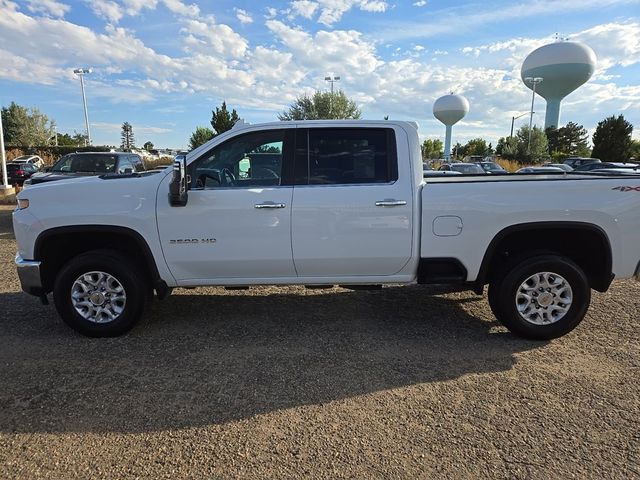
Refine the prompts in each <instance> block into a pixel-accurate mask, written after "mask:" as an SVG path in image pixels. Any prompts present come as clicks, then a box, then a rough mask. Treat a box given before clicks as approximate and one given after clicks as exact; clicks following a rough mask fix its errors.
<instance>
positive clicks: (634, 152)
mask: <svg viewBox="0 0 640 480" xmlns="http://www.w3.org/2000/svg"><path fill="white" fill-rule="evenodd" d="M629 155H630V157H629V158H633V159H634V160H635V161H636V162H640V140H631V149H630V152H629Z"/></svg>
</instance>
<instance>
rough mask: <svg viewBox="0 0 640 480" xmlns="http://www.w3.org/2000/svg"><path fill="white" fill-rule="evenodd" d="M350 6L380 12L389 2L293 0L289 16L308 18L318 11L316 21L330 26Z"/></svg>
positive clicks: (368, 0) (379, 0)
mask: <svg viewBox="0 0 640 480" xmlns="http://www.w3.org/2000/svg"><path fill="white" fill-rule="evenodd" d="M352 8H358V9H359V10H362V11H365V12H378V13H380V12H385V11H387V9H388V8H389V4H388V3H387V2H386V1H383V0H294V1H292V2H291V3H290V8H289V14H290V17H291V18H295V17H296V16H302V17H304V18H309V19H310V18H312V17H313V16H314V15H315V14H316V12H319V13H320V14H319V16H318V22H320V23H323V24H325V25H327V26H331V25H333V24H334V23H336V22H339V21H340V19H342V16H343V15H344V14H345V13H346V12H348V11H349V10H351V9H352Z"/></svg>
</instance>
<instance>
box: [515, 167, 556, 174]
mask: <svg viewBox="0 0 640 480" xmlns="http://www.w3.org/2000/svg"><path fill="white" fill-rule="evenodd" d="M516 173H566V172H565V171H564V170H563V169H562V168H558V167H524V168H521V169H520V170H518V171H517V172H516Z"/></svg>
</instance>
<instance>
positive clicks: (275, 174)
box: [158, 129, 296, 285]
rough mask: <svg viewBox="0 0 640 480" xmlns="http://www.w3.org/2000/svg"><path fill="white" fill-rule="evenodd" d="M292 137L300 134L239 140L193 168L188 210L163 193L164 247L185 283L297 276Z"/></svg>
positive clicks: (219, 148) (281, 133)
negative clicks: (293, 248) (289, 173)
mask: <svg viewBox="0 0 640 480" xmlns="http://www.w3.org/2000/svg"><path fill="white" fill-rule="evenodd" d="M287 132H290V133H287ZM289 137H293V130H287V129H273V130H262V131H260V132H249V133H245V134H241V135H238V136H235V137H232V138H230V139H229V140H226V141H224V142H223V143H220V144H218V145H216V146H215V147H213V148H212V149H211V150H210V151H209V152H207V153H205V154H204V155H202V156H201V157H199V158H197V159H195V160H194V161H192V162H191V163H190V164H189V167H188V172H189V175H190V180H191V181H190V188H189V201H188V204H187V205H186V206H185V207H170V206H169V205H168V202H167V200H166V196H163V195H158V230H159V235H160V240H161V243H162V249H163V252H164V256H165V259H166V261H167V265H168V266H169V269H170V270H171V273H172V274H173V276H174V277H175V279H176V280H177V281H178V283H180V284H182V285H189V284H202V283H207V281H209V282H211V283H215V282H216V281H217V280H219V279H220V280H222V279H243V278H246V279H255V280H259V279H269V278H276V279H277V278H282V277H295V275H296V274H295V269H294V266H293V258H292V253H291V225H290V223H291V201H292V195H293V187H292V186H291V185H290V183H289V185H287V183H288V182H287V179H286V177H287V171H288V168H289V167H288V165H289V162H290V161H291V160H290V159H289V157H291V156H292V153H290V152H289V150H291V149H292V143H293V142H292V141H290V140H289ZM227 283H228V282H227Z"/></svg>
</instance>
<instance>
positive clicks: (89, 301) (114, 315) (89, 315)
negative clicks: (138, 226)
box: [53, 250, 146, 337]
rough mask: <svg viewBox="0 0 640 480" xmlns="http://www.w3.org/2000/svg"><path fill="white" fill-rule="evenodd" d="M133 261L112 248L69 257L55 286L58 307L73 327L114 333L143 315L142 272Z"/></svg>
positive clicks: (92, 332) (93, 332) (106, 334)
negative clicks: (70, 258)
mask: <svg viewBox="0 0 640 480" xmlns="http://www.w3.org/2000/svg"><path fill="white" fill-rule="evenodd" d="M132 264H133V262H130V261H127V258H126V257H124V256H123V255H121V254H119V253H118V252H115V251H112V250H94V251H90V252H87V253H83V254H81V255H78V256H77V257H75V258H73V259H72V260H70V261H69V262H68V263H67V264H66V265H65V266H64V267H63V268H62V269H61V270H60V272H59V273H58V275H57V277H56V280H55V286H54V288H53V300H54V303H55V306H56V310H57V311H58V313H59V314H60V316H61V317H62V319H63V320H64V322H65V323H66V324H67V325H69V326H70V327H71V328H73V329H74V330H76V331H78V332H80V333H82V334H83V335H86V336H89V337H114V336H117V335H121V334H123V333H125V332H127V331H128V330H130V329H131V328H132V327H133V326H134V325H135V324H136V323H137V322H138V320H139V319H140V317H142V313H143V310H144V304H145V300H146V291H145V289H144V283H143V281H142V278H143V276H142V275H141V273H140V272H139V271H138V269H137V268H135V267H134V266H133V265H132Z"/></svg>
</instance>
